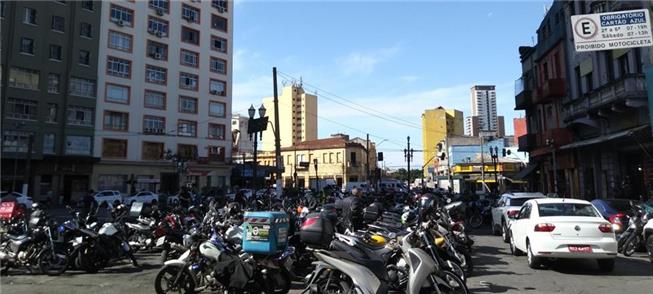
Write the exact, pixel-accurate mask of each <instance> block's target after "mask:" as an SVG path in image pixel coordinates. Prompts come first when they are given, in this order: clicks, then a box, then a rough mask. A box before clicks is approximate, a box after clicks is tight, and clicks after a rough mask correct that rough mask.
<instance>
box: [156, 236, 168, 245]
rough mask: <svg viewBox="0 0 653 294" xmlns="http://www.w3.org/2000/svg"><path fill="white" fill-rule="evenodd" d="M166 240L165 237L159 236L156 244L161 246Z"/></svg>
mask: <svg viewBox="0 0 653 294" xmlns="http://www.w3.org/2000/svg"><path fill="white" fill-rule="evenodd" d="M165 242H166V237H160V238H159V239H157V240H156V246H157V247H159V246H163V243H165Z"/></svg>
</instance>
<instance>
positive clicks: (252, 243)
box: [243, 211, 288, 255]
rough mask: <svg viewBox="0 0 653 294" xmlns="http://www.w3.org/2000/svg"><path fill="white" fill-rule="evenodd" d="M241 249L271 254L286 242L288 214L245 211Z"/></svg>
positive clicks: (283, 246)
mask: <svg viewBox="0 0 653 294" xmlns="http://www.w3.org/2000/svg"><path fill="white" fill-rule="evenodd" d="M243 234H244V235H243V251H245V252H248V253H252V254H264V255H273V254H276V253H278V252H279V251H281V250H284V249H285V248H286V245H287V243H288V215H287V214H286V213H285V212H279V211H254V212H245V217H244V219H243Z"/></svg>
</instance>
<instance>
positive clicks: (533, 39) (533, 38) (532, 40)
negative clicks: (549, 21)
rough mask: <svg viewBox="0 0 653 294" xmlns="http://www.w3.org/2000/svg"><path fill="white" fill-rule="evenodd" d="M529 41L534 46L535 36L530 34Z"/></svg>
mask: <svg viewBox="0 0 653 294" xmlns="http://www.w3.org/2000/svg"><path fill="white" fill-rule="evenodd" d="M531 43H532V45H533V46H535V36H531Z"/></svg>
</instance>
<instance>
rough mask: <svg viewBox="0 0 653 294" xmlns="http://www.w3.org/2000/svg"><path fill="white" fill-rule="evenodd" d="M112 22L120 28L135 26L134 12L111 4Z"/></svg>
mask: <svg viewBox="0 0 653 294" xmlns="http://www.w3.org/2000/svg"><path fill="white" fill-rule="evenodd" d="M111 21H112V22H114V23H116V24H117V25H118V26H125V25H126V26H130V27H132V26H134V24H133V23H134V11H133V10H131V9H128V8H124V7H121V6H118V5H114V4H111Z"/></svg>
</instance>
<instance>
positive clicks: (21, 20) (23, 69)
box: [0, 1, 103, 203]
mask: <svg viewBox="0 0 653 294" xmlns="http://www.w3.org/2000/svg"><path fill="white" fill-rule="evenodd" d="M101 6H102V5H101V3H100V2H98V1H1V2H0V26H1V27H2V51H1V52H2V53H1V63H2V82H1V84H2V93H1V97H2V110H3V111H2V190H5V191H6V190H16V191H18V192H20V191H23V187H28V189H27V191H25V192H26V193H27V194H28V195H29V196H32V197H33V199H34V200H35V201H37V200H43V199H45V198H46V197H47V196H48V195H51V196H53V197H54V198H53V199H52V200H53V201H60V199H58V196H60V195H62V196H63V198H64V199H63V201H64V202H66V203H69V202H71V201H77V200H79V199H80V197H81V196H82V195H84V194H85V193H86V192H87V190H88V189H89V187H90V176H89V175H90V174H91V171H92V167H93V162H94V161H95V159H94V158H93V156H92V146H93V133H94V129H96V128H98V126H97V125H96V124H95V123H94V112H95V104H96V101H100V100H101V99H100V97H98V95H96V94H97V93H101V92H99V91H96V85H97V56H98V40H99V39H100V35H99V31H100V13H101V12H103V11H101V9H102V7H101ZM30 142H31V143H30ZM30 151H31V152H30ZM23 184H25V186H23Z"/></svg>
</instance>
